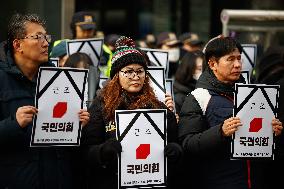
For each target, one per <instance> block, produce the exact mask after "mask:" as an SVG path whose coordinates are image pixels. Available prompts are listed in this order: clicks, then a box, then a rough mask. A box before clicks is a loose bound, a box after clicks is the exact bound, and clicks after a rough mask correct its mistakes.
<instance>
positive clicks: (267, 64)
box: [254, 46, 284, 189]
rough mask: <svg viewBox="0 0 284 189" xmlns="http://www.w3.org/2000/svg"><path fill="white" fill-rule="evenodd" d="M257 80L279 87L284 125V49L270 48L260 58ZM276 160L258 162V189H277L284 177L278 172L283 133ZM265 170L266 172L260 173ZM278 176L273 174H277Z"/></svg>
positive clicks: (283, 148) (283, 147) (283, 163)
mask: <svg viewBox="0 0 284 189" xmlns="http://www.w3.org/2000/svg"><path fill="white" fill-rule="evenodd" d="M255 71H256V75H255V76H256V78H255V80H256V81H255V82H256V83H258V84H267V85H279V86H280V89H279V99H278V100H279V101H278V110H277V118H279V120H280V121H281V122H282V123H283V121H284V96H283V95H284V47H283V46H270V47H269V48H268V49H267V50H266V51H265V52H264V53H263V55H262V56H261V57H260V60H259V62H258V63H257V64H256V65H255ZM275 139H276V140H275V144H276V145H275V146H276V147H275V160H274V161H261V162H256V165H255V166H254V167H255V171H254V172H256V173H258V175H260V176H261V178H262V179H261V182H258V183H255V184H257V185H258V188H261V189H269V188H277V187H278V183H277V182H275V181H276V180H281V179H283V177H284V173H283V172H281V171H280V172H277V171H278V170H282V169H284V161H283V160H284V136H283V133H282V134H281V135H280V136H279V137H276V138H275ZM259 169H264V170H265V171H259ZM276 172H277V174H271V173H276Z"/></svg>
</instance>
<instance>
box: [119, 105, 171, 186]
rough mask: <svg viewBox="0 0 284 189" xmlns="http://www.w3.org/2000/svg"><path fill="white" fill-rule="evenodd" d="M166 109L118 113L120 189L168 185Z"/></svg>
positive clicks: (120, 111)
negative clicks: (120, 149)
mask: <svg viewBox="0 0 284 189" xmlns="http://www.w3.org/2000/svg"><path fill="white" fill-rule="evenodd" d="M166 117H167V116H166V110H160V109H155V110H145V109H144V110H140V109H137V110H119V111H116V112H115V120H116V121H115V122H116V128H117V139H118V141H120V143H121V145H122V152H121V154H120V156H119V166H118V167H119V171H118V173H119V175H118V180H119V188H130V187H136V188H137V187H147V186H148V187H150V186H151V187H154V186H160V187H161V186H165V183H166V173H167V168H166V158H165V156H164V148H165V146H166V141H167V140H166V133H165V132H166V127H167V124H166Z"/></svg>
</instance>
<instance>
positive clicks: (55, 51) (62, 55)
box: [50, 39, 68, 67]
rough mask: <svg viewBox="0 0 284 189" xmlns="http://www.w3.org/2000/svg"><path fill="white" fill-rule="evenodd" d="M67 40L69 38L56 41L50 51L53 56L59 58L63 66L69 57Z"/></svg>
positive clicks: (60, 65)
mask: <svg viewBox="0 0 284 189" xmlns="http://www.w3.org/2000/svg"><path fill="white" fill-rule="evenodd" d="M66 41H67V39H63V40H58V41H55V42H54V44H53V47H52V50H51V52H50V57H51V58H59V67H63V66H64V64H65V62H66V60H67V58H68V55H67V49H66Z"/></svg>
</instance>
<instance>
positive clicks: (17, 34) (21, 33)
mask: <svg viewBox="0 0 284 189" xmlns="http://www.w3.org/2000/svg"><path fill="white" fill-rule="evenodd" d="M27 23H36V24H39V25H41V26H43V27H44V28H45V29H46V26H45V21H44V20H42V19H41V18H40V17H39V16H38V15H36V14H19V13H16V14H14V15H13V16H12V17H11V19H10V21H9V24H8V34H7V36H8V39H7V42H8V48H9V50H10V51H12V50H13V41H14V40H15V39H21V38H24V37H25V35H26V24H27Z"/></svg>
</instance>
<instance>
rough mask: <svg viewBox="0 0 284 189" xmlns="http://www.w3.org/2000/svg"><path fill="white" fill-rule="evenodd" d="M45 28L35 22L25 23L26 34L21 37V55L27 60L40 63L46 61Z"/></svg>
mask: <svg viewBox="0 0 284 189" xmlns="http://www.w3.org/2000/svg"><path fill="white" fill-rule="evenodd" d="M46 35H47V34H46V31H45V29H44V28H43V27H42V26H41V25H39V24H37V23H31V22H30V23H27V24H26V35H25V38H24V39H21V42H20V43H21V50H22V52H21V54H20V55H21V56H22V58H23V59H25V60H26V61H27V62H32V63H36V64H41V63H44V62H47V61H48V46H49V43H48V42H47V40H46Z"/></svg>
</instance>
